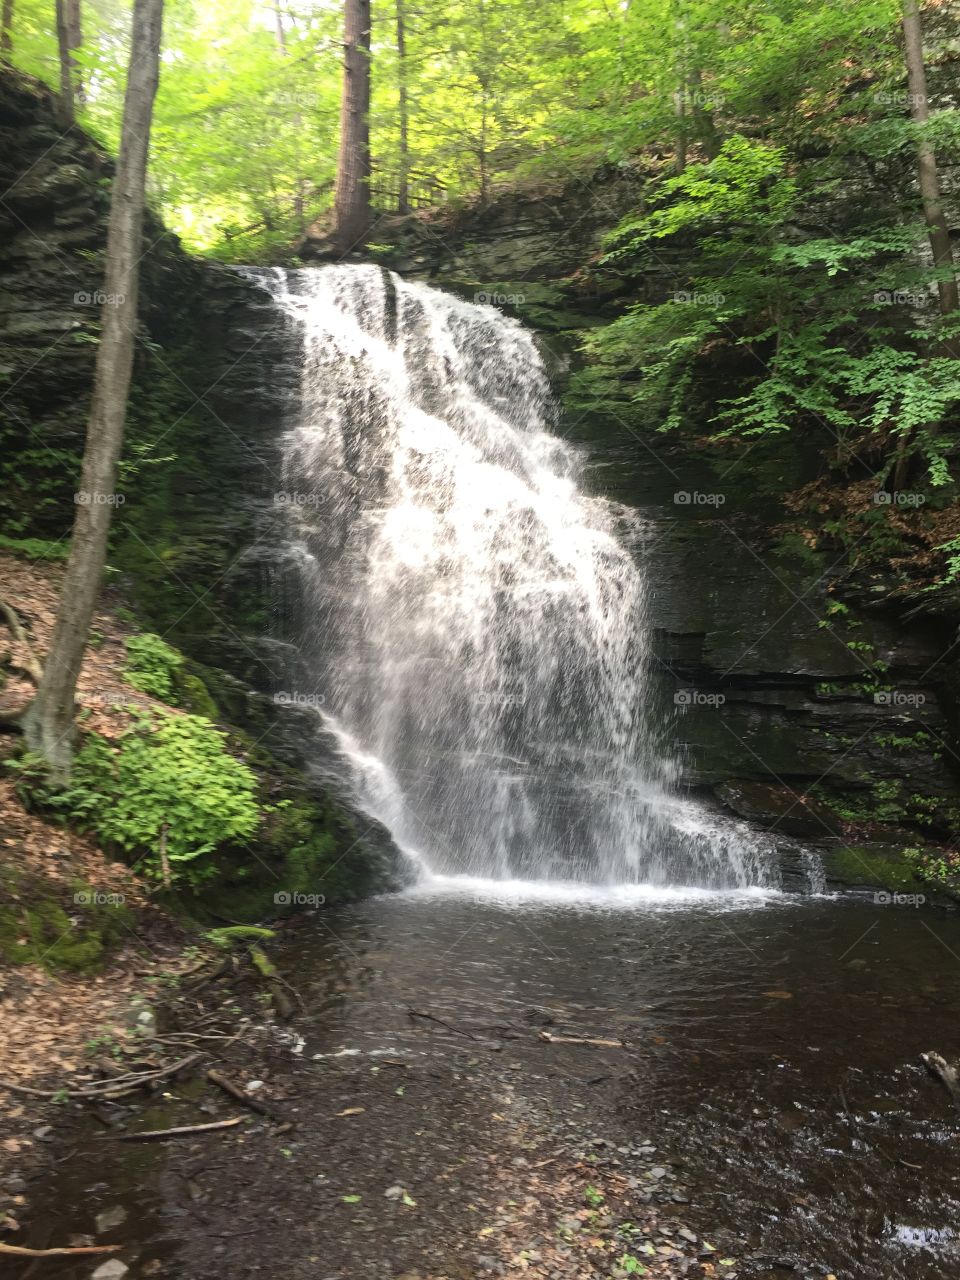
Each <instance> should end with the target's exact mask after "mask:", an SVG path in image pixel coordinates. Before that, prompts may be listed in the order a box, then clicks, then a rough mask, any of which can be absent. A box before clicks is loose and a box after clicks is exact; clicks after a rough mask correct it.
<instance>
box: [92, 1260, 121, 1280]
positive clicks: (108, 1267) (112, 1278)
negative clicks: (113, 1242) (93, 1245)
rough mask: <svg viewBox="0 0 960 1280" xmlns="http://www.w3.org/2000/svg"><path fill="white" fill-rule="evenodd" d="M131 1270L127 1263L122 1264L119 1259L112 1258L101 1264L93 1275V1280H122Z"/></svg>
mask: <svg viewBox="0 0 960 1280" xmlns="http://www.w3.org/2000/svg"><path fill="white" fill-rule="evenodd" d="M129 1270H130V1268H129V1267H128V1266H127V1264H126V1263H125V1262H121V1261H120V1259H119V1258H111V1259H110V1260H109V1261H108V1262H101V1263H100V1265H99V1267H97V1269H96V1271H95V1272H94V1273H93V1278H92V1280H120V1278H121V1276H125V1275H126V1274H127V1272H128V1271H129Z"/></svg>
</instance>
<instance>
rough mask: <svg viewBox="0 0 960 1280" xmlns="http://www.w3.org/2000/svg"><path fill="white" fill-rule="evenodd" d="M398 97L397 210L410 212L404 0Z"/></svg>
mask: <svg viewBox="0 0 960 1280" xmlns="http://www.w3.org/2000/svg"><path fill="white" fill-rule="evenodd" d="M397 97H398V115H399V117H400V177H399V182H398V185H397V212H398V213H409V212H410V107H409V103H408V100H407V33H406V19H405V14H404V9H403V0H397Z"/></svg>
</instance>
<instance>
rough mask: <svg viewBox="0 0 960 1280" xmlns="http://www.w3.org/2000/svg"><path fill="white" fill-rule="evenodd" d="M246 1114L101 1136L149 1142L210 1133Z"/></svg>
mask: <svg viewBox="0 0 960 1280" xmlns="http://www.w3.org/2000/svg"><path fill="white" fill-rule="evenodd" d="M245 1119H246V1116H233V1117H232V1118H231V1119H230V1120H214V1121H212V1123H210V1124H181V1125H177V1126H176V1128H173V1129H144V1130H142V1131H141V1132H140V1133H117V1134H112V1135H110V1136H108V1137H105V1138H101V1139H100V1141H101V1142H149V1141H150V1140H151V1139H153V1138H183V1137H186V1136H187V1135H188V1134H191V1133H210V1132H211V1131H212V1130H213V1129H232V1128H233V1126H234V1125H237V1124H243V1122H244V1120H245Z"/></svg>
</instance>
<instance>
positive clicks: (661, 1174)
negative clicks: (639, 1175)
mask: <svg viewBox="0 0 960 1280" xmlns="http://www.w3.org/2000/svg"><path fill="white" fill-rule="evenodd" d="M666 1176H667V1171H666V1169H665V1168H664V1167H663V1165H662V1164H658V1165H657V1166H656V1168H654V1169H651V1170H650V1177H651V1178H665V1177H666Z"/></svg>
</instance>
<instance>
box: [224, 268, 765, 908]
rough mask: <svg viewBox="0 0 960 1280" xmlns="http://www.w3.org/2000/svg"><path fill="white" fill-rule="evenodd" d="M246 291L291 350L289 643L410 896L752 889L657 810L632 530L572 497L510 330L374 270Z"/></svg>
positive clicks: (736, 868)
mask: <svg viewBox="0 0 960 1280" xmlns="http://www.w3.org/2000/svg"><path fill="white" fill-rule="evenodd" d="M249 274H250V275H252V276H254V277H255V278H256V279H257V280H258V282H259V283H261V284H262V285H264V286H265V287H266V288H267V289H268V290H269V292H270V293H271V295H272V297H273V299H274V302H275V304H276V305H277V306H278V307H280V308H281V309H282V311H283V312H284V313H285V315H286V316H287V317H288V323H289V324H290V326H291V327H292V330H293V332H294V334H295V338H296V341H298V342H299V343H300V344H301V345H302V383H301V388H300V394H299V398H298V402H297V404H296V406H295V408H294V409H293V410H292V412H291V415H290V421H289V422H288V423H287V424H286V427H287V429H286V431H285V434H284V437H283V462H282V492H281V493H280V494H279V495H278V501H279V502H281V503H282V505H283V508H284V521H285V535H284V536H285V538H286V539H287V544H288V551H289V554H290V556H291V557H292V558H293V559H294V560H295V562H296V565H297V582H298V593H299V595H300V597H301V610H302V619H303V625H302V628H301V634H300V635H299V636H297V637H296V641H297V647H298V649H299V652H300V657H301V660H302V667H301V669H302V670H303V671H305V672H306V673H308V680H307V682H308V684H309V686H310V688H309V689H308V690H296V691H291V692H290V693H289V697H290V698H291V699H295V700H296V701H298V702H300V703H304V704H307V705H311V706H314V707H315V708H316V711H317V715H318V716H319V717H320V718H321V719H322V721H323V724H324V726H325V727H326V728H327V729H328V730H329V731H331V732H332V733H333V734H334V735H335V736H336V739H337V742H338V744H339V748H340V751H341V752H342V753H343V755H344V756H345V757H346V758H347V759H348V760H349V762H350V767H351V770H352V776H353V785H354V786H355V788H356V792H357V798H358V801H359V803H360V804H361V805H362V806H363V807H364V808H365V809H366V810H367V811H368V812H370V813H371V814H372V815H373V816H375V817H377V818H379V819H380V820H381V821H382V822H383V823H384V824H385V825H386V826H387V827H388V828H389V830H390V831H391V833H392V835H393V837H394V839H395V840H396V842H397V844H398V845H399V846H400V848H401V849H403V850H404V851H405V852H406V853H407V854H409V855H410V857H411V858H412V859H414V860H415V861H416V862H417V863H419V864H420V866H421V867H422V868H424V869H425V870H426V871H427V872H428V873H433V874H445V875H469V876H475V877H485V878H492V879H499V880H504V879H524V880H541V881H543V880H563V881H577V882H586V883H593V884H652V885H699V886H707V887H735V886H740V887H742V886H745V885H751V884H759V883H763V882H764V881H765V880H768V879H770V877H771V876H773V875H775V873H774V872H773V871H770V870H767V868H768V866H769V864H770V862H771V859H770V856H769V851H768V850H765V849H764V848H762V847H761V845H760V843H759V842H758V840H757V839H756V837H752V836H751V835H750V833H749V831H748V829H747V828H745V827H744V826H743V825H742V824H738V823H733V822H729V823H728V822H724V821H722V820H718V819H715V818H713V817H712V816H709V817H708V816H705V815H704V814H703V813H702V812H701V811H700V810H699V808H698V807H697V806H696V805H695V804H693V803H692V802H690V801H686V800H682V799H681V798H679V797H678V796H677V795H676V794H675V793H674V791H673V780H674V775H675V767H674V764H673V762H672V760H671V758H670V753H669V750H668V747H667V744H666V742H665V741H664V733H663V730H664V728H665V727H666V726H667V725H668V719H669V718H668V717H667V715H666V710H665V708H663V707H662V706H658V705H657V701H656V699H655V697H654V692H653V685H652V683H651V681H650V678H649V653H648V642H647V638H646V600H645V583H644V576H643V573H642V570H641V567H640V565H639V564H638V560H637V557H636V553H635V551H634V550H631V549H630V548H631V544H634V543H637V542H639V543H640V544H642V540H643V534H644V529H643V526H642V523H641V522H640V521H639V519H638V517H637V515H636V514H635V513H631V512H629V511H626V510H623V509H621V508H618V507H616V506H615V505H614V504H612V503H610V502H608V501H606V500H605V499H603V498H600V497H595V496H592V495H590V494H589V493H588V492H586V491H585V488H584V485H583V479H582V468H583V460H582V457H581V453H580V451H579V450H578V449H577V448H575V447H573V446H572V445H571V444H570V443H568V442H567V441H565V440H564V439H563V438H562V437H561V436H560V435H558V434H557V431H558V421H559V420H558V413H557V407H556V404H555V402H554V400H553V397H552V395H551V390H550V384H549V380H548V378H547V375H546V372H545V369H544V365H543V361H542V360H541V358H540V355H539V352H538V350H537V346H536V342H535V341H534V338H533V337H532V335H531V334H530V333H529V332H527V331H526V330H525V329H524V328H523V327H522V326H521V325H520V324H519V323H518V322H516V321H515V320H512V319H509V318H507V317H505V316H504V315H502V314H501V313H500V312H499V311H497V310H496V309H495V308H493V307H490V306H479V305H472V304H470V303H467V302H464V301H461V300H459V299H457V298H455V297H453V296H450V295H448V294H445V293H442V292H439V291H438V290H435V289H431V288H428V287H426V286H425V285H422V284H415V283H410V282H408V281H404V280H401V279H400V278H399V277H397V276H396V275H393V274H391V273H389V272H386V271H384V270H381V269H380V268H377V267H375V266H329V267H324V268H321V269H311V270H298V271H285V270H281V269H279V268H276V269H268V270H263V271H257V270H255V269H251V270H250V271H249Z"/></svg>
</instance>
